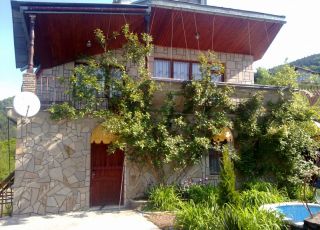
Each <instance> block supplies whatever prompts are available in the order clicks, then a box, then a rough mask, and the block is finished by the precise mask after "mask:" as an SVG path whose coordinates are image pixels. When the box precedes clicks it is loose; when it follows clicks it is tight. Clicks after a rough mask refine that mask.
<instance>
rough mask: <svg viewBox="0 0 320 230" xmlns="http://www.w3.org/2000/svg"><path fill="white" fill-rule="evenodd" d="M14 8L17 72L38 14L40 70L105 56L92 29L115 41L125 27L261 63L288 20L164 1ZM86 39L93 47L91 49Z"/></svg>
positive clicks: (172, 43) (168, 42)
mask: <svg viewBox="0 0 320 230" xmlns="http://www.w3.org/2000/svg"><path fill="white" fill-rule="evenodd" d="M143 4H145V5H143ZM11 5H12V17H13V30H14V44H15V54H16V67H17V68H22V67H24V66H25V65H27V60H28V40H29V39H28V37H29V28H28V24H29V15H31V14H33V15H36V24H35V58H34V59H35V64H36V65H41V66H42V68H49V67H52V66H56V65H59V64H63V63H66V62H69V61H72V60H75V59H77V58H79V57H82V56H84V55H94V54H98V53H101V49H100V47H99V45H98V44H97V43H95V42H93V41H95V38H94V34H93V31H94V29H96V28H100V29H102V30H103V31H104V32H105V33H106V34H107V35H108V36H111V34H112V33H113V32H114V31H120V30H121V28H122V26H123V25H124V24H126V23H128V24H130V28H131V29H132V30H133V31H134V32H138V33H141V32H146V31H149V32H150V34H151V35H152V36H153V39H154V44H155V45H159V46H167V47H176V48H188V49H199V50H214V51H217V52H225V53H239V54H247V55H252V56H253V57H254V60H258V59H260V58H261V57H262V56H263V54H264V53H265V52H266V50H267V49H268V47H269V46H270V44H271V43H272V41H273V39H274V38H275V36H276V35H277V33H278V32H279V30H280V29H281V27H282V25H283V24H284V23H285V17H284V16H277V15H271V14H263V13H257V12H251V11H243V10H235V9H229V8H222V7H214V6H207V5H197V4H192V3H185V2H177V1H164V0H162V1H161V0H158V1H154V2H152V1H151V2H141V4H140V5H139V4H129V5H125V4H84V3H42V2H21V1H11ZM195 34H197V35H198V36H195ZM88 40H90V41H92V42H93V43H92V47H90V48H88V47H86V43H87V41H88ZM123 42H124V38H122V37H119V38H118V39H116V40H112V41H110V42H109V47H110V48H112V49H115V48H120V47H121V46H122V44H123Z"/></svg>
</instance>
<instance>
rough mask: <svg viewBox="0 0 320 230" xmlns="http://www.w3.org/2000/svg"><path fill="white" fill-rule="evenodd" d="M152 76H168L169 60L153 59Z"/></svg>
mask: <svg viewBox="0 0 320 230" xmlns="http://www.w3.org/2000/svg"><path fill="white" fill-rule="evenodd" d="M153 77H156V78H170V61H168V60H159V59H156V60H154V64H153Z"/></svg>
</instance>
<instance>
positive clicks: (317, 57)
mask: <svg viewBox="0 0 320 230" xmlns="http://www.w3.org/2000/svg"><path fill="white" fill-rule="evenodd" d="M289 64H292V65H294V66H299V67H303V68H306V69H309V70H313V71H316V72H319V73H320V54H314V55H311V56H308V57H304V58H301V59H298V60H296V61H293V62H290V63H289Z"/></svg>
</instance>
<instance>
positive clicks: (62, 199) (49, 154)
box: [13, 112, 96, 215]
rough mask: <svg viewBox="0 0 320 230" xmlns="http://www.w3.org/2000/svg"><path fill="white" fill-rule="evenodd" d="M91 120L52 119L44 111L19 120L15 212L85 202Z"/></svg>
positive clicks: (83, 206)
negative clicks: (28, 118)
mask: <svg viewBox="0 0 320 230" xmlns="http://www.w3.org/2000/svg"><path fill="white" fill-rule="evenodd" d="M95 125H96V122H95V121H94V120H89V119H88V120H82V121H74V122H68V121H62V122H60V123H57V122H54V121H52V120H50V118H49V116H48V113H47V112H40V113H39V114H38V115H37V116H36V117H33V118H31V119H30V121H25V119H22V120H21V119H19V120H18V125H17V126H18V130H17V150H16V171H15V181H14V200H13V214H14V215H23V214H25V215H28V214H40V215H41V214H47V213H60V212H65V211H73V210H80V209H86V208H88V207H89V188H90V144H89V143H90V135H91V130H92V129H93V128H94V127H95Z"/></svg>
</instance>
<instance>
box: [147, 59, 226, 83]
mask: <svg viewBox="0 0 320 230" xmlns="http://www.w3.org/2000/svg"><path fill="white" fill-rule="evenodd" d="M153 77H155V78H168V79H170V78H171V79H177V80H183V81H187V80H189V79H194V80H200V79H201V72H200V64H199V63H195V62H187V61H177V60H173V61H170V60H165V59H155V60H154V66H153ZM211 79H212V81H213V82H223V81H224V74H223V73H220V71H219V70H218V69H215V68H212V70H211Z"/></svg>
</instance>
